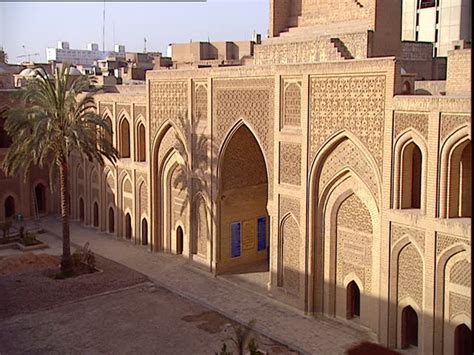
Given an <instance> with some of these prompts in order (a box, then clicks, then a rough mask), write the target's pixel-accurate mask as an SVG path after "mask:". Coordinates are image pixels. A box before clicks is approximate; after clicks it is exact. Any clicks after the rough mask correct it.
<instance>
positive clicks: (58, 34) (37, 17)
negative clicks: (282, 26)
mask: <svg viewBox="0 0 474 355" xmlns="http://www.w3.org/2000/svg"><path fill="white" fill-rule="evenodd" d="M103 7H104V3H103V2H85V3H79V2H75V3H74V2H68V3H62V2H51V3H39V2H36V3H28V2H16V3H15V2H1V1H0V46H1V47H3V49H4V50H5V52H7V54H8V57H9V62H10V63H16V62H20V61H22V60H26V59H27V58H17V57H18V56H20V55H24V54H27V53H39V54H40V55H39V56H35V57H31V59H32V60H33V59H34V61H36V62H38V61H45V60H46V47H56V46H57V42H58V41H68V42H69V44H70V47H71V48H72V49H86V47H87V43H89V42H93V43H98V44H99V47H100V48H102V12H103ZM105 8H106V19H105V47H106V49H107V50H111V49H113V44H114V42H115V43H116V44H124V45H125V49H126V50H127V51H142V50H143V38H144V37H145V38H146V39H147V50H148V51H161V52H163V54H166V48H167V46H168V44H169V43H179V42H189V41H190V40H193V41H199V40H200V41H207V39H208V37H209V38H210V40H211V41H222V40H250V39H251V37H252V33H253V32H254V31H256V33H261V34H262V37H265V35H266V33H267V31H268V12H269V0H209V1H208V2H200V3H197V2H194V3H193V2H173V1H167V2H146V3H125V2H121V3H120V2H118V3H117V2H107V3H106V5H105ZM23 46H24V47H23Z"/></svg>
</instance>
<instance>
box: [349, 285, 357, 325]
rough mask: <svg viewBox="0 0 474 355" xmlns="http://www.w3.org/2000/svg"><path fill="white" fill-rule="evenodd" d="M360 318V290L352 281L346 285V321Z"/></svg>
mask: <svg viewBox="0 0 474 355" xmlns="http://www.w3.org/2000/svg"><path fill="white" fill-rule="evenodd" d="M358 317H360V290H359V287H358V286H357V284H356V283H355V282H354V281H351V282H350V283H349V284H348V285H347V319H352V318H358Z"/></svg>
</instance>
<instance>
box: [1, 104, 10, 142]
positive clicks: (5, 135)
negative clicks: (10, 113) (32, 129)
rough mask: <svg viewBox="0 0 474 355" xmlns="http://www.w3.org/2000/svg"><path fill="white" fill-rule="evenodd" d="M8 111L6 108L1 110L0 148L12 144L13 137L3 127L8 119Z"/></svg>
mask: <svg viewBox="0 0 474 355" xmlns="http://www.w3.org/2000/svg"><path fill="white" fill-rule="evenodd" d="M6 112H7V111H6V110H3V111H1V112H0V148H9V147H10V146H11V145H12V138H11V137H10V136H9V135H8V133H7V131H5V129H4V128H3V125H4V124H5V120H6V117H5V116H6V115H5V113H6Z"/></svg>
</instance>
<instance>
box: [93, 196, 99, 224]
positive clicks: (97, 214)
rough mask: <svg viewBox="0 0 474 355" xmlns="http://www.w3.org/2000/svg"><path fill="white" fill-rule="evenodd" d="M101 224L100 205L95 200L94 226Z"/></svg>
mask: <svg viewBox="0 0 474 355" xmlns="http://www.w3.org/2000/svg"><path fill="white" fill-rule="evenodd" d="M98 226H99V205H98V204H97V202H94V227H98Z"/></svg>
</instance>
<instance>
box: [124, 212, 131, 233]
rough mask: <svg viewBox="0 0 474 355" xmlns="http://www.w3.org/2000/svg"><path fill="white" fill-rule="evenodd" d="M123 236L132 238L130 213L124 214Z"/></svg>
mask: <svg viewBox="0 0 474 355" xmlns="http://www.w3.org/2000/svg"><path fill="white" fill-rule="evenodd" d="M125 238H127V239H132V217H131V216H130V213H127V214H126V215H125Z"/></svg>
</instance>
